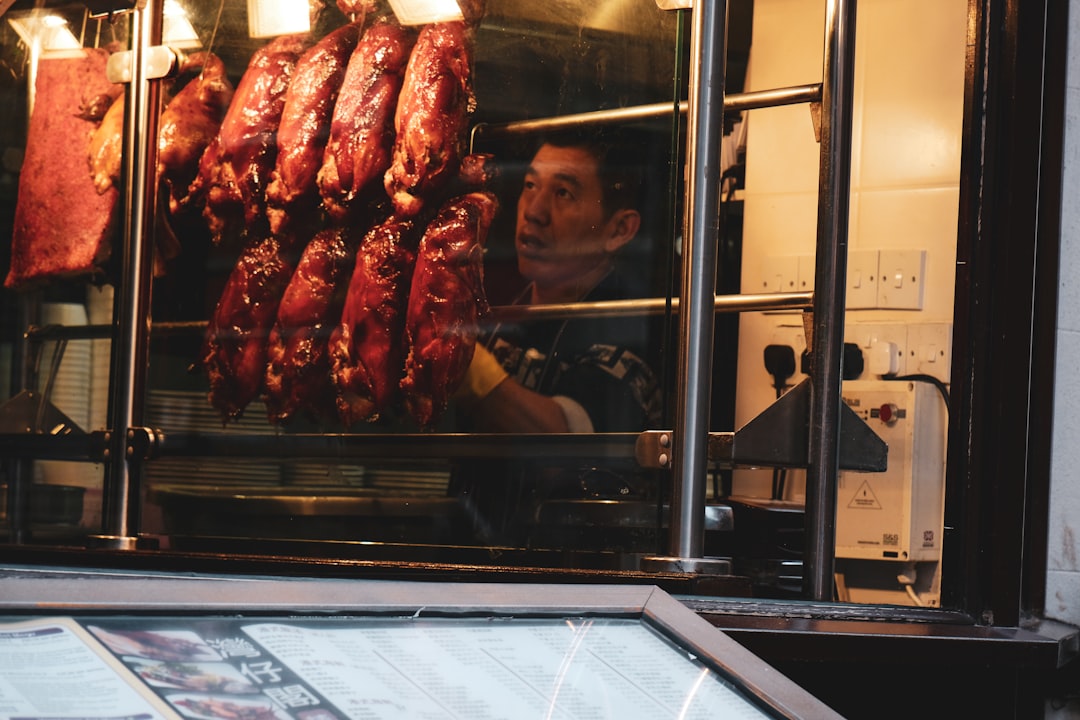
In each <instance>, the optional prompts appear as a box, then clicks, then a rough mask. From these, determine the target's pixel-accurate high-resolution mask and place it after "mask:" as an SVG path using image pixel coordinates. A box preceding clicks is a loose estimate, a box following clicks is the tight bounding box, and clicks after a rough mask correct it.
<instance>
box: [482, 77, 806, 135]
mask: <svg viewBox="0 0 1080 720" xmlns="http://www.w3.org/2000/svg"><path fill="white" fill-rule="evenodd" d="M820 101H821V83H816V84H811V85H794V86H791V87H786V88H776V89H773V90H756V91H753V92H745V93H737V94H734V93H733V94H731V95H728V96H727V97H725V98H724V112H740V111H742V110H754V109H756V108H766V107H778V106H780V105H798V104H800V103H812V102H820ZM689 107H690V103H689V102H687V101H685V100H684V101H682V102H680V103H679V112H680V113H681V114H682V115H686V114H687V112H688V110H689ZM673 112H674V106H673V105H672V104H671V103H652V104H648V105H636V106H634V107H626V108H616V109H613V110H594V111H592V112H583V113H574V114H572V115H560V116H559V117H553V118H537V119H535V120H518V121H515V122H508V123H479V124H477V125H476V126H475V127H474V128H473V129H472V137H471V140H470V147H471V146H472V145H475V143H476V140H477V139H478V138H480V137H484V138H487V137H507V136H511V135H529V134H532V133H537V132H543V131H549V130H559V129H562V128H567V127H580V126H582V125H604V124H608V123H626V122H631V121H635V120H659V119H663V118H667V117H671V114H672V113H673Z"/></svg>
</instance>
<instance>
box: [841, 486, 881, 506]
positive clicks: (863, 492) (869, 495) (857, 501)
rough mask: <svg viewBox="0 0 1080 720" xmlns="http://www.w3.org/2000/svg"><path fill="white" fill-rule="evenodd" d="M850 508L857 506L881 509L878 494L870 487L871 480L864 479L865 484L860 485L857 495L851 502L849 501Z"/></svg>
mask: <svg viewBox="0 0 1080 720" xmlns="http://www.w3.org/2000/svg"><path fill="white" fill-rule="evenodd" d="M848 507H849V508H857V509H859V510H880V509H881V503H879V502H878V499H877V495H875V494H874V491H873V490H872V489H871V488H870V481H869V480H863V484H862V485H860V486H859V489H858V491H857V492H856V493H855V497H853V498H851V502H849V503H848Z"/></svg>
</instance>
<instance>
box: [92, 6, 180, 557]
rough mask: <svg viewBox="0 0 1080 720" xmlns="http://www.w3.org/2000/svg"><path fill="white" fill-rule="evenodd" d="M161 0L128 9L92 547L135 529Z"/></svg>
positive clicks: (126, 537) (126, 542) (131, 540)
mask: <svg viewBox="0 0 1080 720" xmlns="http://www.w3.org/2000/svg"><path fill="white" fill-rule="evenodd" d="M162 7H163V3H162V0H150V2H146V3H140V6H139V7H137V8H136V9H135V10H134V12H133V17H132V41H131V83H130V85H129V86H128V88H127V92H126V96H125V101H126V106H125V108H124V152H123V165H122V175H121V177H122V180H123V195H122V208H123V210H124V225H123V269H122V273H121V277H122V278H124V282H123V283H121V284H120V286H119V287H118V288H117V289H116V303H115V306H114V310H113V326H114V329H115V330H116V332H115V334H114V336H113V342H112V353H111V366H110V374H109V383H110V386H111V387H112V389H113V392H112V394H111V396H110V406H109V429H110V437H109V444H108V457H107V458H106V460H107V471H106V474H105V492H104V498H103V507H102V532H103V534H102V535H101V536H96V537H94V538H91V541H92V542H94V543H95V544H99V545H110V546H115V547H121V548H126V547H133V546H134V544H135V537H134V535H135V534H136V533H137V532H138V527H137V525H138V522H137V517H138V509H139V508H138V501H139V484H140V483H139V480H140V478H139V476H140V474H141V472H140V465H139V458H136V459H134V461H133V462H131V461H130V459H129V458H128V457H127V433H128V429H129V428H135V427H141V426H142V425H143V422H142V416H143V399H144V394H145V373H146V366H147V360H148V355H149V351H148V338H149V326H150V282H151V273H152V271H153V254H154V253H153V241H154V212H155V207H154V199H155V195H156V193H155V184H156V183H155V181H156V177H155V175H156V166H157V118H158V112H157V111H158V103H159V100H160V96H159V92H160V90H159V83H158V82H156V81H152V80H150V79H149V78H148V76H147V64H146V57H147V51H148V48H150V47H152V46H156V45H160V44H161V32H162V16H163V12H162Z"/></svg>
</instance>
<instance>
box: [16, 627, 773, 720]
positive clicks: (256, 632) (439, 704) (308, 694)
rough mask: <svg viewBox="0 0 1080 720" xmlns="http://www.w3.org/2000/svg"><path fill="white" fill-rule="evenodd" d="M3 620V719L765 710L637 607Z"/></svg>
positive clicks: (732, 713)
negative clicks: (572, 612)
mask: <svg viewBox="0 0 1080 720" xmlns="http://www.w3.org/2000/svg"><path fill="white" fill-rule="evenodd" d="M0 630H6V631H5V632H2V633H0V658H2V659H0V720H44V719H46V718H48V719H50V720H55V719H56V718H61V717H63V718H74V717H78V718H84V719H86V720H90V719H91V718H94V719H100V720H105V719H110V720H113V719H116V720H119V719H120V718H125V719H127V720H135V719H136V718H137V719H138V720H156V719H157V718H192V719H194V720H217V719H219V718H221V719H228V720H354V719H355V720H379V719H382V718H387V719H389V718H408V719H410V720H414V719H415V720H426V719H432V720H434V719H435V718H438V719H440V720H441V719H443V718H462V719H463V720H464V719H468V720H485V719H489V718H490V719H491V720H501V719H505V718H514V719H516V718H532V717H535V718H564V719H566V720H576V719H579V718H580V719H583V720H584V719H593V718H618V719H619V720H624V719H628V718H664V717H671V718H688V719H693V718H701V719H702V720H704V719H705V718H709V719H710V720H711V719H713V718H716V717H724V718H733V719H735V720H740V719H741V718H761V717H769V715H768V714H767V713H765V712H764V711H763V710H762V709H761V708H759V707H758V706H757V705H756V704H755V703H754V702H752V701H751V700H750V699H748V698H747V697H746V696H744V695H743V694H742V693H741V692H739V691H738V689H737V688H736V687H735V686H734V685H732V684H731V683H730V682H728V681H727V680H726V679H725V678H723V677H722V676H720V675H719V674H717V673H716V672H715V671H714V670H712V669H711V668H709V667H708V666H706V665H704V664H702V663H700V662H699V661H698V660H697V659H696V658H695V657H693V656H692V655H691V654H689V653H687V652H686V651H685V650H683V649H681V648H679V647H678V646H677V645H675V644H674V643H673V642H671V641H670V640H668V639H667V638H665V637H664V636H662V635H661V634H660V633H659V632H657V631H656V630H655V629H654V628H652V627H651V626H649V625H648V624H646V623H643V622H642V621H640V620H638V619H629V618H628V619H624V618H585V617H565V618H543V619H536V618H505V617H490V618H463V617H454V618H446V617H419V616H417V617H390V618H388V617H370V618H356V617H351V618H318V619H291V618H290V619H282V618H273V619H268V620H266V621H259V620H253V619H251V618H247V619H242V618H235V617H233V618H191V617H188V618H146V617H142V618H122V617H109V618H95V619H80V620H78V621H73V620H71V619H68V620H64V621H60V622H51V623H47V622H45V621H38V622H36V623H21V624H18V625H9V626H3V627H0ZM9 667H13V668H16V669H15V670H13V671H12V672H10V673H9V670H8V668H9ZM33 668H36V671H35V670H34V669H33ZM43 669H44V672H43ZM35 673H36V674H35ZM76 712H77V715H75V714H73V713H76Z"/></svg>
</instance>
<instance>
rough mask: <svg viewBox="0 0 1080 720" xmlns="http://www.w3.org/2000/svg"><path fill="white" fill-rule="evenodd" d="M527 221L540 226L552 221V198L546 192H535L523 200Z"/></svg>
mask: <svg viewBox="0 0 1080 720" xmlns="http://www.w3.org/2000/svg"><path fill="white" fill-rule="evenodd" d="M521 202H522V209H523V211H524V213H523V214H524V216H525V219H526V220H528V221H529V222H532V223H536V224H538V225H545V224H547V222H548V220H550V219H551V198H550V196H549V195H548V193H546V192H542V191H541V192H534V193H529V194H528V195H524V196H522V198H521Z"/></svg>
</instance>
